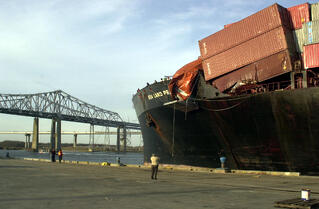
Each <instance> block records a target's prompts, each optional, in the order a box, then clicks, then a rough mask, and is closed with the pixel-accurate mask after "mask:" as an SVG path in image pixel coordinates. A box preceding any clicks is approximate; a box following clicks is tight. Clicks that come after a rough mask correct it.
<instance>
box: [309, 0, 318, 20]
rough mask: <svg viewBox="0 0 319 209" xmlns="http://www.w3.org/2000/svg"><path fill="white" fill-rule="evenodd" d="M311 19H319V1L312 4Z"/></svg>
mask: <svg viewBox="0 0 319 209" xmlns="http://www.w3.org/2000/svg"><path fill="white" fill-rule="evenodd" d="M311 19H312V20H319V2H318V3H315V4H311Z"/></svg>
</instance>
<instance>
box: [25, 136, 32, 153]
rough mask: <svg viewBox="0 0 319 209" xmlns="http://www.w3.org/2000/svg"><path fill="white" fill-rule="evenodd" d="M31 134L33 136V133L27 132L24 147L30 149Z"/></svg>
mask: <svg viewBox="0 0 319 209" xmlns="http://www.w3.org/2000/svg"><path fill="white" fill-rule="evenodd" d="M30 136H31V134H25V145H24V148H25V149H26V150H30V148H31V146H30V145H31V144H30Z"/></svg>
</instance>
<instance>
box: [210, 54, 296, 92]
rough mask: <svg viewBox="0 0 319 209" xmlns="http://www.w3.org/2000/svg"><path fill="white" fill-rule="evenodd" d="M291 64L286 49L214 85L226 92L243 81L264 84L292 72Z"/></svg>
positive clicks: (241, 69)
mask: <svg viewBox="0 0 319 209" xmlns="http://www.w3.org/2000/svg"><path fill="white" fill-rule="evenodd" d="M291 63H292V61H291V58H290V55H289V51H288V50H287V49H286V50H284V51H282V52H279V53H277V54H274V55H271V56H269V57H266V58H264V59H261V60H258V61H257V62H254V63H252V64H250V65H247V66H245V67H242V68H240V69H238V70H235V71H233V72H230V73H228V74H226V75H224V76H222V77H220V78H217V79H216V80H214V81H213V85H215V86H216V87H217V88H218V89H219V90H220V91H224V90H226V89H228V88H230V87H232V86H233V85H234V84H236V83H239V82H243V81H255V82H262V81H265V80H268V79H270V78H273V77H276V76H279V75H282V74H284V73H287V72H291V71H292V64H291Z"/></svg>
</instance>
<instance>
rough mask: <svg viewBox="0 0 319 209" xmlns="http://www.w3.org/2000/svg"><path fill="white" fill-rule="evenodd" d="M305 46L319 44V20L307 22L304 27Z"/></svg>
mask: <svg viewBox="0 0 319 209" xmlns="http://www.w3.org/2000/svg"><path fill="white" fill-rule="evenodd" d="M303 31H304V36H305V45H308V44H317V43H319V20H315V21H311V22H307V23H305V24H304V25H303Z"/></svg>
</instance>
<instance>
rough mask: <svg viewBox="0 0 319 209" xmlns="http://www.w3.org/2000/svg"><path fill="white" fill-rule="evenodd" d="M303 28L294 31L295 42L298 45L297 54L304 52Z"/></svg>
mask: <svg viewBox="0 0 319 209" xmlns="http://www.w3.org/2000/svg"><path fill="white" fill-rule="evenodd" d="M303 28H304V27H303ZM303 28H302V29H298V30H294V31H293V35H294V40H295V43H296V49H297V52H299V53H301V52H302V51H303V46H304V45H305V35H304V31H303Z"/></svg>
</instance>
